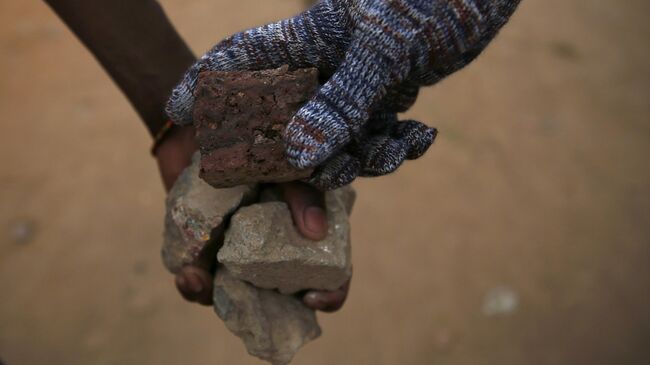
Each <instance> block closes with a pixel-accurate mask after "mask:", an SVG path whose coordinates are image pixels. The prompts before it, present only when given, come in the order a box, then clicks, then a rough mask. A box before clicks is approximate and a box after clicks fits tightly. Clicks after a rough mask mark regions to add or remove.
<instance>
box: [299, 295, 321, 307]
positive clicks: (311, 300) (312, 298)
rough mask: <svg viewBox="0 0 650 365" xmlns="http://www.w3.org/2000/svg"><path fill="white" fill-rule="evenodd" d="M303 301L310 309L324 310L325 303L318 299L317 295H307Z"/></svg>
mask: <svg viewBox="0 0 650 365" xmlns="http://www.w3.org/2000/svg"><path fill="white" fill-rule="evenodd" d="M303 300H304V301H305V303H306V304H307V305H308V306H309V307H311V308H312V309H324V307H325V302H324V301H323V300H322V298H320V296H319V295H318V293H307V294H305V297H304V298H303Z"/></svg>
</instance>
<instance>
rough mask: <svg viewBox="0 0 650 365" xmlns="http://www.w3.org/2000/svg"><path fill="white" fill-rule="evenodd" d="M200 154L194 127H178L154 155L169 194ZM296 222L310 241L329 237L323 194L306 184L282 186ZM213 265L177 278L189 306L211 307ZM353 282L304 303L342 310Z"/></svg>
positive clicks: (190, 268) (311, 296)
mask: <svg viewBox="0 0 650 365" xmlns="http://www.w3.org/2000/svg"><path fill="white" fill-rule="evenodd" d="M196 150H197V145H196V142H195V140H194V129H193V128H192V127H182V128H181V127H176V128H175V130H173V131H172V132H171V133H170V134H169V135H168V136H167V138H166V139H165V140H164V141H163V142H162V143H161V144H160V145H159V146H158V148H157V149H156V152H155V155H156V160H157V161H158V168H159V170H160V174H161V177H162V180H163V184H164V185H165V189H166V190H167V191H169V189H171V187H172V186H173V185H174V181H176V178H178V176H179V175H180V174H181V173H182V172H183V170H184V169H185V168H186V167H187V166H189V165H190V163H191V162H192V154H194V152H195V151H196ZM279 186H280V188H281V190H282V192H283V196H284V200H285V201H286V203H287V205H288V206H289V209H290V210H291V215H292V217H293V222H294V224H295V225H296V227H297V228H298V231H299V232H300V233H301V234H302V235H303V236H304V237H306V238H309V239H311V240H315V241H317V240H321V239H323V238H325V236H326V235H327V228H328V227H327V217H326V214H325V201H324V196H323V193H322V192H321V191H319V190H317V189H315V188H313V187H311V186H309V185H307V184H304V183H301V182H291V183H284V184H279ZM206 259H207V260H213V259H214V258H213V257H208V258H206ZM211 267H213V263H212V262H198V263H196V264H195V265H194V266H185V267H184V268H183V269H181V271H180V272H179V273H178V274H177V275H176V278H175V283H176V287H177V288H178V291H179V292H180V293H181V295H182V296H183V298H185V299H186V300H188V301H190V302H196V303H199V304H203V305H212V286H213V274H212V271H211V269H210V268H211ZM349 287H350V282H349V281H348V282H347V283H345V284H344V285H343V286H342V287H341V288H339V289H338V290H334V291H316V290H312V291H307V292H306V293H305V294H304V295H303V297H302V300H303V302H304V303H305V305H307V306H308V307H310V308H312V309H315V310H321V311H324V312H333V311H336V310H338V309H340V308H341V306H343V303H344V302H345V299H346V298H347V295H348V290H349Z"/></svg>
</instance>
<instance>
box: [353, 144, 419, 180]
mask: <svg viewBox="0 0 650 365" xmlns="http://www.w3.org/2000/svg"><path fill="white" fill-rule="evenodd" d="M407 148H408V147H407V145H406V144H405V143H404V141H402V140H400V139H396V138H393V137H391V136H390V135H375V136H372V137H369V138H368V139H366V140H364V141H363V142H362V143H361V144H360V148H359V151H358V152H359V160H360V162H361V173H360V174H361V176H382V175H386V174H390V173H391V172H394V171H395V170H397V169H398V168H399V167H400V166H401V165H402V163H403V162H404V160H405V159H406V155H407V152H408V150H407Z"/></svg>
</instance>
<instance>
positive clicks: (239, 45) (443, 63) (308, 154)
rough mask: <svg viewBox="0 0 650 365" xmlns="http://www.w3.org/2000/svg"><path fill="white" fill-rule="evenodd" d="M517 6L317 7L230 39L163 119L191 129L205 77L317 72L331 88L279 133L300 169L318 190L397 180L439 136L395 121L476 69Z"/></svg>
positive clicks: (416, 1)
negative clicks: (308, 171)
mask: <svg viewBox="0 0 650 365" xmlns="http://www.w3.org/2000/svg"><path fill="white" fill-rule="evenodd" d="M519 2H520V0H321V1H319V2H318V3H317V4H316V5H314V6H313V7H312V8H311V9H309V10H307V11H305V12H303V13H301V14H299V15H297V16H295V17H293V18H290V19H287V20H283V21H280V22H277V23H272V24H268V25H265V26H262V27H258V28H253V29H250V30H247V31H244V32H241V33H238V34H235V35H233V36H231V37H229V38H227V39H225V40H224V41H222V42H221V43H219V44H217V45H216V46H215V47H214V48H213V49H212V50H210V51H209V52H208V53H206V54H205V55H204V56H203V57H202V58H201V59H200V60H199V61H198V62H197V63H196V64H194V65H193V66H192V67H191V68H190V69H189V70H188V72H187V73H186V75H185V76H184V78H183V80H182V81H181V83H180V84H179V85H178V86H177V87H176V88H175V89H174V91H173V93H172V95H171V97H170V99H169V102H168V104H167V108H166V111H167V113H168V115H169V117H170V118H171V119H172V120H174V121H175V122H176V123H178V124H190V123H191V122H192V113H191V111H192V107H193V102H194V96H193V90H194V87H195V85H196V81H197V76H198V74H199V73H200V72H202V71H206V70H222V71H229V70H263V69H271V68H277V67H280V66H282V65H285V64H287V65H289V66H290V67H291V68H305V67H316V68H318V70H319V72H320V75H321V76H322V77H324V79H325V80H327V81H326V82H325V83H324V84H323V85H322V86H321V88H320V89H319V91H318V92H317V93H316V95H315V96H314V97H313V98H312V99H311V100H310V101H309V102H307V103H306V104H305V105H304V106H303V107H302V108H301V109H300V110H299V111H298V112H297V113H296V115H295V116H294V117H293V119H292V120H291V121H290V123H289V124H288V125H287V128H286V130H285V132H284V139H285V144H286V155H287V158H288V159H289V162H290V163H291V164H292V165H294V166H296V167H297V168H311V167H317V168H316V171H315V173H314V175H313V176H312V178H311V180H310V181H311V182H312V183H313V184H315V185H317V186H319V187H321V188H323V189H332V188H336V187H338V186H341V185H345V184H347V183H349V182H351V181H352V180H354V179H355V178H356V177H357V176H380V175H384V174H387V173H390V172H393V171H395V169H397V168H398V167H399V166H400V165H401V163H402V162H403V161H404V160H405V159H413V158H417V157H419V156H421V155H422V154H423V153H424V152H425V151H426V150H427V148H428V147H429V146H430V145H431V143H432V142H433V139H434V138H435V135H436V131H435V129H431V128H428V127H426V126H425V125H423V124H421V123H419V122H416V121H405V122H400V121H398V120H397V117H396V115H397V113H399V112H403V111H405V110H407V109H408V108H409V107H411V106H412V104H413V103H414V102H415V99H416V97H417V93H418V90H419V88H420V87H421V86H426V85H432V84H435V83H436V82H438V81H440V80H441V79H442V78H444V77H446V76H448V75H449V74H451V73H453V72H455V71H457V70H459V69H461V68H462V67H464V66H465V65H467V64H468V63H469V62H471V61H472V60H473V59H475V58H476V57H477V56H478V55H479V54H480V53H481V51H482V50H483V49H484V48H485V47H486V46H487V44H488V43H489V42H490V41H491V40H492V39H493V38H494V36H495V35H496V34H497V32H498V31H499V29H500V28H501V27H502V26H503V25H504V24H505V23H506V22H507V20H508V19H509V17H510V16H511V14H512V13H513V12H514V10H515V8H516V6H517V5H518V4H519Z"/></svg>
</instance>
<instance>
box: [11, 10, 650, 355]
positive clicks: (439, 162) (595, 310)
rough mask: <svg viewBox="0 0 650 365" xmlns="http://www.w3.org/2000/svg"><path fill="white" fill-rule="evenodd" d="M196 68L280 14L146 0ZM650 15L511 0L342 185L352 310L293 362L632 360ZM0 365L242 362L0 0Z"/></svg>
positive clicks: (66, 42)
mask: <svg viewBox="0 0 650 365" xmlns="http://www.w3.org/2000/svg"><path fill="white" fill-rule="evenodd" d="M162 4H163V5H164V6H165V8H166V10H167V12H168V14H169V16H170V17H171V18H172V20H173V21H174V22H175V24H176V25H177V26H178V28H179V30H180V32H181V33H182V34H183V36H184V37H185V38H186V40H187V41H188V42H189V43H190V44H191V46H192V47H193V49H194V50H195V52H196V53H202V52H203V51H204V50H206V49H207V48H209V47H210V46H211V45H212V44H213V43H215V42H216V41H218V40H219V39H221V38H223V37H225V36H226V35H228V34H231V33H233V32H235V31H238V30H241V29H244V28H247V27H250V26H253V25H258V24H261V23H264V22H268V21H272V20H276V19H280V18H283V17H287V16H289V15H291V14H293V13H296V12H298V11H299V10H300V9H301V7H302V6H303V1H299V0H272V1H271V0H266V1H253V0H237V1H234V0H191V1H185V0H164V1H162ZM648 14H650V2H648V1H645V0H627V1H618V0H597V1H596V0H572V1H565V0H524V1H523V4H522V5H521V8H520V9H519V12H518V13H517V14H515V16H514V18H513V20H512V22H511V23H510V24H509V25H508V26H507V27H506V28H505V30H504V31H503V32H502V33H501V35H500V37H499V38H498V39H497V41H495V42H494V43H493V45H492V47H490V48H489V49H488V51H487V52H485V53H484V54H483V55H482V57H480V58H479V60H478V61H477V62H476V63H474V64H473V65H471V66H470V67H469V68H467V69H465V70H463V71H462V72H460V73H459V74H456V75H454V76H453V77H451V78H449V79H447V80H446V81H444V82H442V83H441V84H439V85H437V86H435V87H433V88H429V89H427V90H425V91H424V92H423V93H422V94H421V98H420V99H419V101H418V103H417V105H416V106H415V107H414V109H413V110H412V111H411V112H409V113H408V116H410V117H414V118H417V119H419V120H423V121H425V122H427V123H429V124H431V125H435V126H437V127H438V128H439V129H440V135H439V138H438V140H437V142H436V144H435V146H434V147H433V148H432V149H431V150H430V151H429V153H428V154H427V155H426V157H424V158H422V159H421V160H419V161H417V162H411V163H407V164H406V165H405V166H404V167H403V168H401V170H400V171H399V173H397V174H394V175H393V176H390V177H387V178H381V179H373V180H360V181H358V182H357V183H356V184H355V185H356V187H357V189H358V191H359V199H358V202H357V206H356V208H355V212H354V214H353V240H354V243H353V247H354V250H353V251H354V263H355V276H354V280H353V285H352V290H351V293H350V297H349V301H348V303H347V304H346V306H345V307H344V309H343V310H342V311H341V312H339V313H337V314H335V315H320V320H321V324H322V327H323V329H324V335H323V337H322V338H321V339H319V340H318V341H316V342H314V343H311V344H309V345H307V346H306V347H305V348H304V350H303V351H302V352H301V353H299V355H298V356H297V357H296V359H295V364H316V365H318V364H323V365H324V364H379V365H381V364H441V365H444V364H454V365H464V364H468V365H469V364H500V365H515V364H533V365H535V364H648V363H650V72H649V70H648V67H649V66H648V65H649V64H650V46H649V44H648V34H650V23H649V22H648V21H647V15H648ZM0 112H1V121H0V126H1V129H0V162H1V164H2V170H1V171H0V202H1V204H0V228H1V229H2V230H1V231H0V232H1V236H0V358H1V359H2V360H0V362H3V363H4V364H6V365H18V364H45V363H47V364H66V365H68V364H71V365H74V364H101V365H103V364H106V365H108V364H180V363H183V364H260V362H259V361H257V360H255V359H253V358H250V357H248V355H246V354H245V350H244V347H243V345H242V344H241V342H240V341H239V340H238V339H237V338H235V337H234V336H232V335H231V334H230V333H229V332H228V331H227V330H226V329H225V328H224V326H223V325H222V324H221V322H220V321H219V320H218V319H217V317H216V315H214V313H213V312H212V309H211V308H202V307H198V306H195V305H190V304H187V303H185V302H184V301H183V300H182V299H181V298H180V296H179V295H177V293H176V291H175V288H174V287H173V285H172V277H171V276H170V275H169V274H168V273H167V272H165V271H164V269H163V267H162V264H161V261H160V257H159V248H160V244H161V230H162V218H163V199H164V192H163V189H162V185H161V182H160V180H159V177H158V173H157V170H156V166H155V164H154V161H153V159H152V158H151V157H150V156H149V154H148V148H149V143H150V139H149V136H148V135H147V133H146V132H145V129H144V128H143V126H142V125H141V124H140V122H139V120H138V119H137V117H136V115H135V113H134V112H133V111H132V110H131V108H130V107H129V105H128V103H127V102H126V101H125V99H124V98H123V97H122V95H121V94H120V93H119V92H118V90H117V89H116V88H115V87H114V86H113V84H112V83H111V81H110V80H109V78H108V77H107V76H106V75H105V74H104V73H103V71H102V70H101V69H100V67H99V66H98V65H97V64H96V63H95V61H94V60H93V59H92V57H91V56H90V55H89V53H88V52H87V51H86V50H85V49H84V48H83V47H82V46H81V44H80V43H79V42H78V41H77V40H76V39H75V38H73V36H72V35H71V33H70V32H68V31H67V30H66V28H65V27H64V26H63V25H62V24H61V22H60V21H59V20H58V19H57V18H56V17H55V16H54V15H53V14H52V13H51V12H50V11H49V9H48V8H47V7H46V6H45V5H43V4H42V3H41V2H40V1H18V0H1V1H0Z"/></svg>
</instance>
